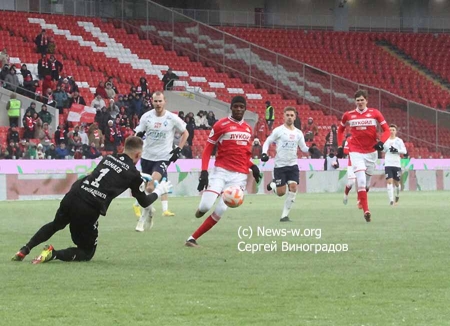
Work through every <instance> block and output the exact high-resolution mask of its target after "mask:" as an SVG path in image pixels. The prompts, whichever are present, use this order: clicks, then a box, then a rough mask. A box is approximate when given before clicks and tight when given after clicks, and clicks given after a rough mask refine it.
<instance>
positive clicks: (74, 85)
mask: <svg viewBox="0 0 450 326" xmlns="http://www.w3.org/2000/svg"><path fill="white" fill-rule="evenodd" d="M67 79H68V80H69V84H70V87H71V88H72V92H75V91H77V92H80V90H79V88H78V85H77V83H76V81H75V77H73V76H67Z"/></svg>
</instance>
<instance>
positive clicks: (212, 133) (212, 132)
mask: <svg viewBox="0 0 450 326" xmlns="http://www.w3.org/2000/svg"><path fill="white" fill-rule="evenodd" d="M213 136H214V129H211V132H210V133H209V138H211V137H213Z"/></svg>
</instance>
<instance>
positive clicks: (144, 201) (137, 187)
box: [130, 176, 171, 208]
mask: <svg viewBox="0 0 450 326" xmlns="http://www.w3.org/2000/svg"><path fill="white" fill-rule="evenodd" d="M146 187H147V183H146V182H145V180H143V179H142V178H141V177H140V176H139V177H136V178H135V179H134V180H133V183H132V185H131V187H130V188H131V195H132V196H133V197H134V198H136V200H137V201H138V203H139V205H141V206H142V207H144V208H147V207H148V206H150V205H151V204H153V203H154V202H155V201H156V200H157V199H158V197H161V195H164V194H166V193H168V192H169V190H170V188H171V185H170V182H167V181H163V182H161V183H159V184H158V186H157V187H156V188H155V190H153V192H152V193H150V194H148V195H147V194H146V193H145V189H146Z"/></svg>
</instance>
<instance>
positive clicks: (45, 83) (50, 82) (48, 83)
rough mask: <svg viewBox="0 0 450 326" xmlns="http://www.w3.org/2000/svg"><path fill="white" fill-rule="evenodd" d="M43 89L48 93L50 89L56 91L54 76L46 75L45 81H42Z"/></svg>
mask: <svg viewBox="0 0 450 326" xmlns="http://www.w3.org/2000/svg"><path fill="white" fill-rule="evenodd" d="M42 89H43V90H45V92H47V90H48V89H50V90H52V91H53V90H54V89H55V83H54V82H53V80H52V76H50V75H46V76H45V77H44V80H43V81H42Z"/></svg>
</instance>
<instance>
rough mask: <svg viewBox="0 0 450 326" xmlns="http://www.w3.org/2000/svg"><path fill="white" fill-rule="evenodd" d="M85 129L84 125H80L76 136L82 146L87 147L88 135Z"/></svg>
mask: <svg viewBox="0 0 450 326" xmlns="http://www.w3.org/2000/svg"><path fill="white" fill-rule="evenodd" d="M86 129H88V128H87V127H86V124H85V123H82V124H81V127H80V130H79V131H78V136H80V140H81V143H82V144H83V145H89V139H88V135H87V133H86Z"/></svg>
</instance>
